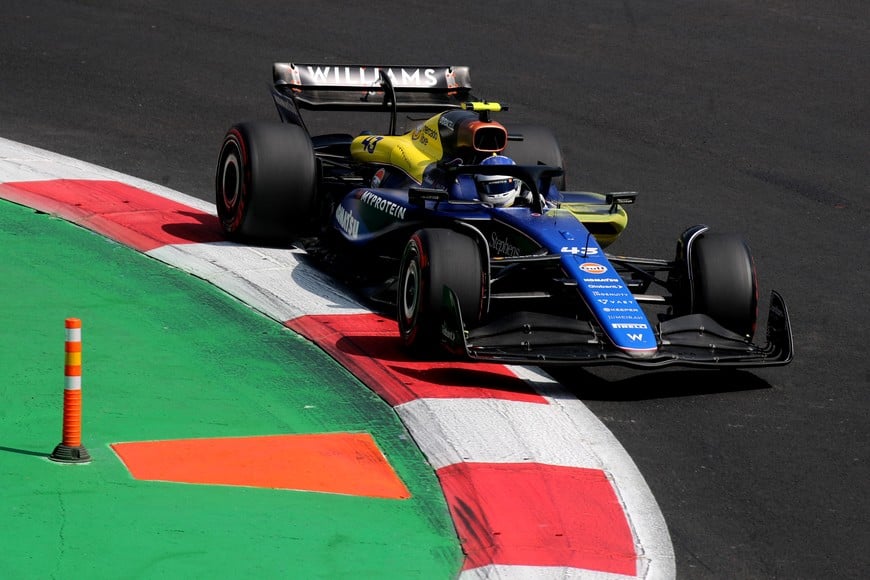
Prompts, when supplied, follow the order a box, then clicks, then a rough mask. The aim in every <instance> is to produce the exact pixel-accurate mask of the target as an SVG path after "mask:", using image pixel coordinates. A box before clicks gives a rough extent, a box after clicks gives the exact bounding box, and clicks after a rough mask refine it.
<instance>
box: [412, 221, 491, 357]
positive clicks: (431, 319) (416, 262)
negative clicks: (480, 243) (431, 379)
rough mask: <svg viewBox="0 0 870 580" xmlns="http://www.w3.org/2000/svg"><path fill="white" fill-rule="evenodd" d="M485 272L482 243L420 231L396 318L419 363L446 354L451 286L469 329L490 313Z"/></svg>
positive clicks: (445, 233)
mask: <svg viewBox="0 0 870 580" xmlns="http://www.w3.org/2000/svg"><path fill="white" fill-rule="evenodd" d="M485 276H486V272H485V270H484V265H483V258H482V255H481V253H480V251H479V249H478V247H477V242H475V240H474V239H473V238H471V237H470V236H467V235H465V234H463V233H460V232H457V231H454V230H451V229H447V228H427V229H422V230H419V231H417V232H415V233H414V234H413V235H412V236H411V238H410V239H409V240H408V243H407V244H406V246H405V250H404V252H403V254H402V260H401V263H400V267H399V281H398V291H397V294H398V295H397V301H396V302H397V310H398V312H397V319H398V323H399V334H400V335H401V338H402V342H403V344H404V346H405V348H406V349H407V350H408V351H409V352H410V353H411V354H412V355H413V356H415V357H417V358H424V359H426V358H433V357H436V356H437V355H438V354H439V353H443V350H442V348H441V324H442V321H443V319H444V311H443V305H444V303H443V295H444V287H445V286H448V287H449V288H450V289H451V290H453V292H454V293H455V294H456V297H457V298H458V300H459V306H460V311H461V313H462V319H463V321H464V323H465V324H466V326H468V325H474V324H477V323H478V322H479V321H480V320H481V318H482V317H483V315H484V314H485V312H484V309H485V283H486V277H485Z"/></svg>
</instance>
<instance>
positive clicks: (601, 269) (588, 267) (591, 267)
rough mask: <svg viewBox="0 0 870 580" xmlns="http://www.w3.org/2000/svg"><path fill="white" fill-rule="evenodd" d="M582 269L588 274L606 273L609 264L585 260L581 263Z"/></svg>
mask: <svg viewBox="0 0 870 580" xmlns="http://www.w3.org/2000/svg"><path fill="white" fill-rule="evenodd" d="M580 269H581V270H583V271H584V272H586V273H587V274H604V273H605V272H607V266H605V265H603V264H596V263H595V262H583V263H582V264H580Z"/></svg>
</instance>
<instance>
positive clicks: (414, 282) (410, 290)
mask: <svg viewBox="0 0 870 580" xmlns="http://www.w3.org/2000/svg"><path fill="white" fill-rule="evenodd" d="M419 305H420V266H419V263H418V261H417V257H416V254H415V255H414V256H413V257H412V258H411V259H410V261H409V262H408V267H407V269H406V270H405V276H404V278H403V279H402V320H404V321H405V325H406V327H407V328H408V329H409V330H410V328H411V327H412V326H413V323H414V320H415V319H416V317H417V309H418V308H419Z"/></svg>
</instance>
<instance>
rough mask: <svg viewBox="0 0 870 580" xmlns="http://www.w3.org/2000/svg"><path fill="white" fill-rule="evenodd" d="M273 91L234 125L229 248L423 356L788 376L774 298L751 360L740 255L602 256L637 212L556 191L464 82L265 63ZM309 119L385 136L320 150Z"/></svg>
mask: <svg viewBox="0 0 870 580" xmlns="http://www.w3.org/2000/svg"><path fill="white" fill-rule="evenodd" d="M273 81H274V85H273V88H272V97H273V99H274V101H275V105H276V106H277V109H278V113H279V116H280V121H279V120H276V121H274V122H247V123H239V124H236V125H234V126H233V127H231V128H230V129H229V131H228V132H227V134H226V137H225V139H224V142H223V146H222V148H221V150H220V155H219V158H218V164H217V172H216V178H215V186H216V202H217V211H218V217H219V219H220V222H221V226H222V228H223V231H224V233H225V235H226V236H227V237H228V239H231V240H236V241H241V242H252V241H253V242H257V243H261V242H264V241H265V242H268V243H271V244H274V243H286V244H293V245H296V246H297V247H301V248H303V249H305V250H306V252H307V255H309V256H311V258H312V259H313V260H315V261H316V263H317V264H318V265H319V266H321V267H323V268H326V269H328V270H329V271H330V272H331V273H333V274H334V275H336V276H340V277H341V280H342V281H344V282H350V283H353V284H354V285H355V287H356V289H357V290H358V291H359V292H361V293H364V294H365V296H366V297H367V298H369V299H370V300H371V301H372V304H378V305H384V304H389V307H388V308H389V309H390V310H391V311H392V313H394V315H395V317H396V319H397V321H398V327H399V331H400V334H401V338H402V341H403V343H404V345H405V346H406V347H407V349H408V350H409V352H411V353H413V354H414V355H415V356H420V357H430V356H438V355H439V353H440V354H445V353H452V354H453V355H459V356H461V357H466V358H470V359H476V360H485V361H495V362H502V363H516V364H535V365H551V364H552V365H557V364H576V365H594V364H619V365H625V366H630V367H639V368H650V367H661V366H666V365H685V366H699V367H730V368H734V367H757V366H772V365H784V364H787V363H789V362H790V361H791V359H792V351H793V348H792V335H791V328H790V323H789V318H788V312H787V310H786V306H785V302H784V301H783V299H782V298H781V297H780V295H779V294H778V293H777V292H775V291H774V292H772V293H771V297H770V310H769V313H768V317H767V332H766V344H765V345H764V346H760V345H757V344H755V343H754V342H753V336H754V334H755V328H756V321H757V318H758V286H757V280H756V273H755V267H754V262H753V258H752V256H751V254H750V251H749V248H748V246H747V244H746V243H745V242H744V240H743V239H742V238H741V237H740V236H738V235H734V234H727V233H715V232H711V231H710V230H709V228H707V227H706V226H703V225H697V226H693V227H690V228H688V229H686V230H685V231H684V232H683V233H682V234H681V235H680V236H679V237H678V240H677V244H676V254H675V257H674V259H673V260H664V259H650V258H630V257H624V256H616V255H611V254H609V253H607V252H605V248H607V246H609V245H610V244H611V243H612V242H613V241H614V240H615V239H617V237H618V236H619V235H620V233H621V232H622V231H623V230H624V228H625V227H626V224H627V214H626V212H625V207H624V206H626V205H628V204H631V203H633V202H634V201H635V197H636V194H635V193H633V192H619V193H594V192H583V191H567V190H566V185H565V176H564V174H563V169H562V166H563V162H562V154H561V149H560V147H559V144H558V143H557V141H556V139H555V137H554V135H553V134H552V133H551V132H550V131H548V130H546V129H545V128H543V127H538V126H519V125H517V126H505V125H503V124H501V123H500V122H498V121H496V120H494V119H493V117H494V116H495V114H496V113H500V112H502V111H505V110H506V107H504V106H502V105H500V104H499V103H495V102H487V101H482V100H480V99H479V98H477V97H475V96H473V95H472V93H471V84H470V78H469V70H468V68H467V67H455V66H419V67H409V66H358V65H353V66H351V65H316V64H315V65H309V64H294V63H274V65H273ZM302 110H310V111H314V113H311V114H318V115H320V116H321V117H322V116H323V115H322V114H321V113H319V111H329V112H335V111H352V112H354V113H355V114H359V115H362V114H363V113H365V112H378V113H380V114H382V115H383V117H384V119H386V118H387V117H388V118H389V129H388V130H387V131H386V132H381V133H374V132H371V131H358V132H356V133H355V134H351V133H323V134H314V132H313V131H311V130H309V128H308V126H307V125H306V123H305V122H304V121H303V119H302V115H301V111H302ZM400 112H401V113H403V114H406V115H407V117H408V118H407V122H408V123H409V128H408V129H407V130H400V129H399V128H398V127H397V122H398V121H399V113H400ZM412 115H416V116H417V117H416V118H414V117H412Z"/></svg>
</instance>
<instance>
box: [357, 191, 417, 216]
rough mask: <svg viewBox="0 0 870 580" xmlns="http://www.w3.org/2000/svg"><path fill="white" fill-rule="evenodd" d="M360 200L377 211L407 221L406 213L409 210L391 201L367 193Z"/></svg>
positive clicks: (369, 192)
mask: <svg viewBox="0 0 870 580" xmlns="http://www.w3.org/2000/svg"><path fill="white" fill-rule="evenodd" d="M360 200H362V202H363V203H364V204H366V205H370V206H372V207H373V208H375V209H376V210H378V211H382V212H384V213H385V214H387V215H388V216H391V217H394V218H399V219H400V220H403V219H405V211H406V210H407V208H404V207H402V206H400V205H399V204H397V203H396V202H394V201H390V200H389V199H384V198H383V197H381V196H379V195H377V194H376V193H373V192H371V191H366V192H364V193H363V194H362V196H361V197H360Z"/></svg>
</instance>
